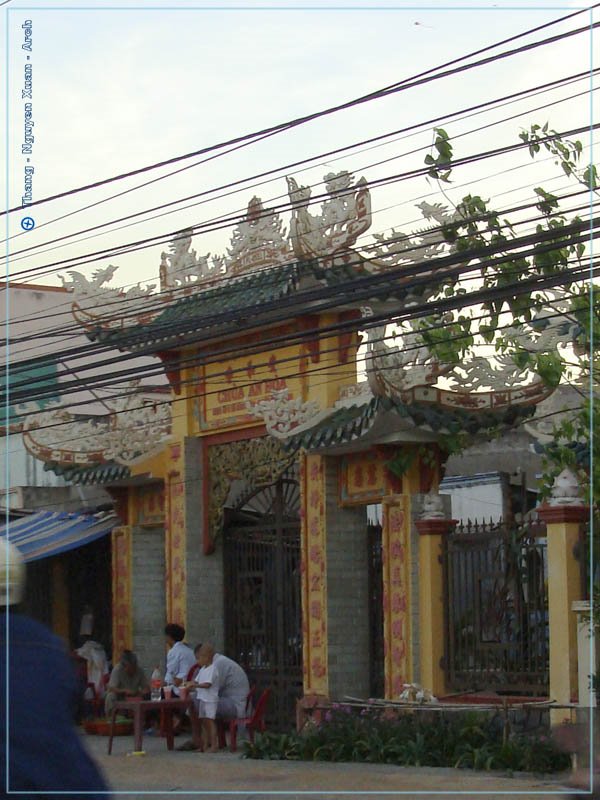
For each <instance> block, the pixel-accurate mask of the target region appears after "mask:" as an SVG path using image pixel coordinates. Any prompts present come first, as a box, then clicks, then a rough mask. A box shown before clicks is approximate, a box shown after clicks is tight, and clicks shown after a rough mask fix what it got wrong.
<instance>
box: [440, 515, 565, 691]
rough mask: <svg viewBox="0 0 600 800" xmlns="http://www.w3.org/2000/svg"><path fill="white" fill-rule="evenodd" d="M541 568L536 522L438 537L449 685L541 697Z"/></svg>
mask: <svg viewBox="0 0 600 800" xmlns="http://www.w3.org/2000/svg"><path fill="white" fill-rule="evenodd" d="M540 534H541V535H540ZM547 564H548V562H547V548H546V539H545V538H544V528H543V527H541V526H540V525H539V524H537V525H536V526H535V527H532V528H530V529H526V530H524V529H520V530H519V531H511V530H509V529H507V528H506V527H505V526H504V525H502V524H494V525H492V524H489V525H485V524H477V523H475V524H471V523H469V524H468V525H466V526H464V527H460V528H458V529H457V530H456V532H454V533H453V534H451V535H450V536H448V537H446V538H445V542H444V567H445V569H444V572H445V584H446V603H445V607H446V656H445V661H446V671H447V682H448V685H449V686H450V687H451V688H453V689H457V690H467V689H468V690H475V691H479V690H495V691H502V692H505V693H527V694H533V695H546V694H547V692H548V669H549V666H548V598H547V578H548V570H547Z"/></svg>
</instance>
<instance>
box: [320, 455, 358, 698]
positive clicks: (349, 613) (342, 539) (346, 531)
mask: <svg viewBox="0 0 600 800" xmlns="http://www.w3.org/2000/svg"><path fill="white" fill-rule="evenodd" d="M337 465H338V460H337V459H334V458H328V459H327V462H326V495H327V496H326V517H327V519H326V523H327V616H328V623H327V624H328V668H329V694H330V697H331V698H332V699H341V698H342V697H343V696H344V695H353V696H355V697H368V696H369V614H368V599H369V598H368V561H367V555H368V552H367V514H366V508H365V507H364V506H356V507H352V508H340V507H339V504H338V474H337Z"/></svg>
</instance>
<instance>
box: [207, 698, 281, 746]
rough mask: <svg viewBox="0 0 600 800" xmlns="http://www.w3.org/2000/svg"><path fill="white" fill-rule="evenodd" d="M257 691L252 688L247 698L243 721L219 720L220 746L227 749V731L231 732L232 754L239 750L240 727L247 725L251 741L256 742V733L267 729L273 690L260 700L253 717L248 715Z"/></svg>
mask: <svg viewBox="0 0 600 800" xmlns="http://www.w3.org/2000/svg"><path fill="white" fill-rule="evenodd" d="M254 691H255V689H254V688H252V689H251V690H250V692H249V693H248V697H247V698H246V716H245V717H242V718H241V719H225V720H219V722H220V724H219V746H220V747H225V746H226V740H225V731H226V730H227V729H228V730H229V749H230V750H231V752H232V753H235V751H236V750H237V731H238V727H239V726H240V725H245V726H246V730H247V731H248V736H249V737H250V741H251V742H253V741H254V732H255V731H260V732H261V733H262V732H263V731H265V730H266V729H267V726H266V724H265V711H266V710H267V703H268V702H269V697H270V696H271V689H265V690H264V692H263V693H262V694H261V696H260V697H259V698H258V702H257V703H256V708H255V709H254V711H253V712H252V714H251V715H248V709H249V703H250V702H251V700H252V696H253V694H254Z"/></svg>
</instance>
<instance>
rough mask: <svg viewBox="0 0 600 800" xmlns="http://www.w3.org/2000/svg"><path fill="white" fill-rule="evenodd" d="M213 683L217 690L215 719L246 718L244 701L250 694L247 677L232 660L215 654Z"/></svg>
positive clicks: (220, 654)
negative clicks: (217, 699)
mask: <svg viewBox="0 0 600 800" xmlns="http://www.w3.org/2000/svg"><path fill="white" fill-rule="evenodd" d="M213 664H214V666H215V683H216V684H217V687H218V689H219V705H218V707H217V717H221V718H223V719H241V718H242V717H245V716H246V700H247V699H248V693H249V692H250V683H249V681H248V676H247V675H246V673H245V672H244V670H243V669H242V667H240V665H239V664H238V663H237V661H234V660H233V659H232V658H227V656H224V655H223V654H222V653H215V654H214V657H213Z"/></svg>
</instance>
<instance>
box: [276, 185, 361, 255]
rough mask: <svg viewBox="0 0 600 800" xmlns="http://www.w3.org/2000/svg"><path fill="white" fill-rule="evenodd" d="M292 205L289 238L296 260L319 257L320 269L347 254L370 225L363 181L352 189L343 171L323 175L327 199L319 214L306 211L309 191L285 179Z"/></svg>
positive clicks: (307, 188) (308, 188) (309, 195)
mask: <svg viewBox="0 0 600 800" xmlns="http://www.w3.org/2000/svg"><path fill="white" fill-rule="evenodd" d="M286 180H287V184H288V195H289V198H290V202H291V204H292V222H291V226H290V238H291V242H292V248H293V250H294V253H295V254H296V256H297V258H299V259H306V258H322V259H325V264H324V266H325V267H327V266H328V261H329V260H330V259H334V258H335V257H336V256H338V255H339V254H340V253H342V252H346V253H347V252H348V251H349V250H350V248H351V247H352V246H353V245H355V244H356V240H357V239H358V237H359V236H360V235H361V234H362V233H364V232H365V231H367V230H368V229H369V227H370V226H371V195H370V192H369V188H368V185H367V181H366V179H365V178H360V179H359V180H358V181H357V183H356V185H355V186H354V185H353V184H354V177H353V175H352V174H351V173H350V172H348V171H347V170H343V171H342V172H337V173H334V172H330V173H328V174H327V175H325V176H324V178H323V180H324V182H325V189H326V192H327V195H328V197H327V199H326V200H325V201H324V202H323V203H322V204H321V213H320V214H311V213H310V212H309V210H308V206H309V204H310V199H311V189H310V187H308V186H299V185H298V183H297V181H296V179H295V178H289V177H288V178H286Z"/></svg>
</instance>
